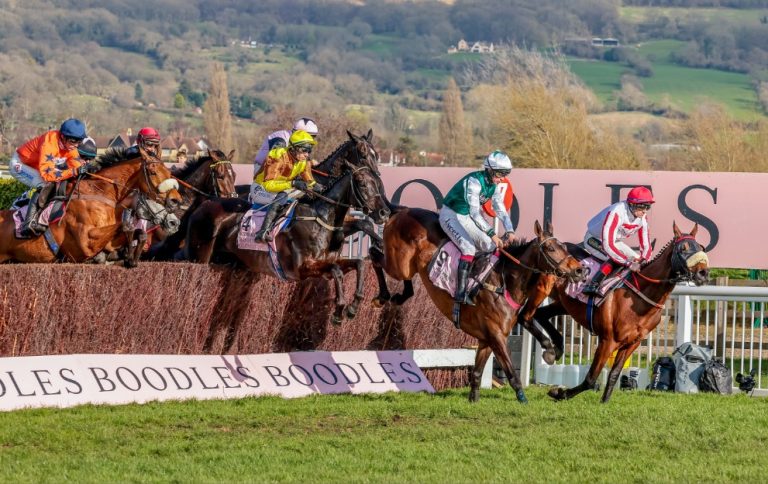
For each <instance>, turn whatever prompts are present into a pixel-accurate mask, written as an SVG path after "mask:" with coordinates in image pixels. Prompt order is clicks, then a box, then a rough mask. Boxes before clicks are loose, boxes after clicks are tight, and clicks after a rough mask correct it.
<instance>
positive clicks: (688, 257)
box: [529, 224, 709, 402]
mask: <svg viewBox="0 0 768 484" xmlns="http://www.w3.org/2000/svg"><path fill="white" fill-rule="evenodd" d="M672 228H673V232H674V239H672V240H671V241H670V242H669V243H667V245H665V246H664V247H663V248H662V249H661V250H660V251H659V253H658V254H657V255H656V257H654V258H653V259H652V260H651V261H649V262H647V263H646V264H644V265H643V267H642V268H641V271H640V272H639V273H637V274H633V273H630V274H629V275H627V277H626V279H625V280H624V285H623V286H621V287H619V288H617V289H615V290H614V291H613V292H611V293H609V294H608V295H607V296H606V298H605V300H604V301H603V303H602V304H601V305H600V307H597V308H594V315H593V317H592V321H591V323H590V321H589V320H588V317H587V305H586V304H585V303H583V302H581V301H580V300H578V299H574V298H572V297H571V296H569V295H567V294H566V292H565V290H566V286H565V284H564V283H563V282H562V281H560V282H557V283H556V284H554V291H553V292H552V294H551V297H552V298H553V299H554V300H555V302H554V303H552V304H549V305H547V306H544V307H541V308H539V309H537V310H536V312H535V313H534V319H535V320H536V321H537V322H539V324H541V325H542V327H543V328H544V329H545V331H547V332H548V333H549V334H550V336H552V337H553V339H556V338H557V336H559V334H558V333H557V330H556V329H555V327H554V326H553V325H552V324H551V323H550V322H549V320H550V318H552V317H554V316H558V315H563V314H570V315H571V316H572V317H573V318H574V319H575V320H576V321H577V322H578V323H579V324H580V325H581V326H583V327H584V328H586V329H588V330H589V331H591V332H592V333H594V334H596V335H597V337H598V338H599V343H598V345H597V350H596V351H595V355H594V358H593V359H592V365H591V366H590V368H589V373H588V374H587V376H586V378H585V379H584V381H583V382H582V383H581V384H580V385H577V386H576V387H574V388H569V389H563V388H555V389H552V390H551V391H550V392H549V395H550V396H551V397H552V398H554V399H556V400H563V399H567V398H572V397H574V396H576V395H578V394H579V393H581V392H583V391H584V390H588V389H591V388H594V385H595V382H596V381H597V377H598V375H599V374H600V370H602V369H603V367H604V366H605V363H606V361H608V358H609V357H610V355H611V353H613V351H615V350H618V353H617V354H616V357H615V359H614V363H613V367H611V370H610V373H609V374H608V382H607V383H606V385H605V391H604V392H603V398H602V401H603V402H607V401H608V400H609V399H610V398H611V393H612V392H613V388H614V386H615V385H616V380H618V378H619V375H620V374H621V369H622V368H623V366H624V362H625V361H626V360H627V358H629V357H630V356H631V355H632V352H634V351H635V349H637V347H638V346H639V345H640V343H641V342H642V341H643V339H645V337H646V336H647V335H648V333H650V332H651V331H653V330H654V328H656V326H658V324H659V322H660V321H661V313H662V309H663V307H664V302H665V301H666V300H667V298H668V297H669V295H670V293H671V292H672V289H674V287H675V284H676V283H678V282H682V281H692V282H693V283H694V284H696V285H701V284H704V283H705V282H707V279H708V274H709V268H708V264H709V262H708V260H707V256H706V254H705V253H704V249H703V248H702V246H701V245H700V244H699V243H698V242H697V241H696V238H695V237H696V232H697V230H698V225H696V226H694V228H693V230H691V233H690V234H683V233H681V232H680V229H678V227H677V224H673V227H672ZM572 247H574V248H573V249H571V252H572V253H573V254H575V253H576V250H578V249H577V247H578V246H573V245H572ZM582 250H583V249H582ZM544 286H545V285H544ZM548 294H549V289H548V288H546V287H538V288H537V290H534V291H532V294H531V298H530V299H529V304H531V305H532V306H533V307H536V306H538V304H539V303H541V302H542V301H543V300H544V299H545V298H546V297H547V295H548ZM559 342H560V345H561V346H562V336H560V339H559Z"/></svg>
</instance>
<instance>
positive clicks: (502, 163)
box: [483, 150, 512, 171]
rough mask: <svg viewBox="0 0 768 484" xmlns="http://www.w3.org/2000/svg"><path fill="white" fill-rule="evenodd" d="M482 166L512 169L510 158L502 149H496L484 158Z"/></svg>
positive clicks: (487, 168) (491, 168) (492, 168)
mask: <svg viewBox="0 0 768 484" xmlns="http://www.w3.org/2000/svg"><path fill="white" fill-rule="evenodd" d="M483 167H484V168H485V169H486V170H507V171H510V170H512V160H510V159H509V156H507V155H505V154H504V152H503V151H499V150H496V151H494V152H493V153H491V154H490V155H488V157H487V158H486V159H485V161H484V162H483Z"/></svg>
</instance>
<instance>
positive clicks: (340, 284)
mask: <svg viewBox="0 0 768 484" xmlns="http://www.w3.org/2000/svg"><path fill="white" fill-rule="evenodd" d="M331 275H333V282H334V284H335V285H336V309H335V310H334V311H333V315H332V316H331V323H333V324H335V325H339V324H341V317H342V314H343V313H344V272H343V271H342V270H341V267H339V266H338V264H333V265H331Z"/></svg>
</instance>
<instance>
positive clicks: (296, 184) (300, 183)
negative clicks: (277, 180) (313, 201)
mask: <svg viewBox="0 0 768 484" xmlns="http://www.w3.org/2000/svg"><path fill="white" fill-rule="evenodd" d="M291 186H292V187H293V188H295V189H296V190H301V191H302V192H306V191H307V190H308V188H307V182H305V181H304V180H300V179H298V178H296V179H294V180H293V181H291Z"/></svg>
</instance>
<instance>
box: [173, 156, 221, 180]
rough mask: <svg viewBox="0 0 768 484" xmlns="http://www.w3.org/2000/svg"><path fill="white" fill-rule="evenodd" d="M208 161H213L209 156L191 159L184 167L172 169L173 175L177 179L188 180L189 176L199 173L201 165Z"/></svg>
mask: <svg viewBox="0 0 768 484" xmlns="http://www.w3.org/2000/svg"><path fill="white" fill-rule="evenodd" d="M208 161H211V157H210V156H208V155H203V156H198V157H195V158H190V159H188V160H187V162H186V163H184V165H183V166H174V167H172V168H171V174H172V175H173V176H175V177H176V178H181V179H182V180H186V178H187V177H188V176H189V175H191V174H192V173H194V172H195V171H197V169H198V168H200V165H202V164H203V163H205V162H208Z"/></svg>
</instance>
